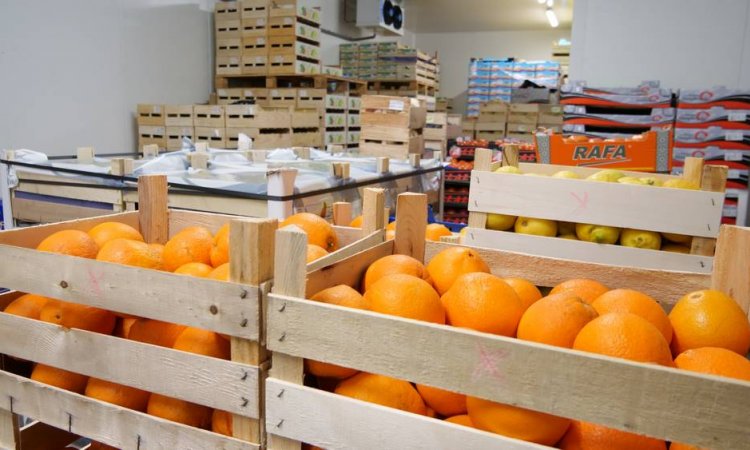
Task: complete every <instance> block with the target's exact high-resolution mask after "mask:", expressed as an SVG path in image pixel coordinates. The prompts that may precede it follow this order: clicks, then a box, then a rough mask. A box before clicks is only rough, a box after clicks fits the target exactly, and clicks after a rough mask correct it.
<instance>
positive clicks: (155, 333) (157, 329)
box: [128, 319, 186, 348]
mask: <svg viewBox="0 0 750 450" xmlns="http://www.w3.org/2000/svg"><path fill="white" fill-rule="evenodd" d="M185 328H186V327H185V325H178V324H176V323H169V322H162V321H161V320H154V319H138V320H136V321H135V323H133V325H131V326H130V330H129V331H128V339H130V340H132V341H138V342H145V343H147V344H151V345H158V346H160V347H167V348H171V347H172V346H173V345H174V343H175V341H176V340H177V337H178V336H179V335H180V334H181V333H182V332H183V331H184V330H185Z"/></svg>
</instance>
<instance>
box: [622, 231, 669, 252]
mask: <svg viewBox="0 0 750 450" xmlns="http://www.w3.org/2000/svg"><path fill="white" fill-rule="evenodd" d="M620 244H621V245H623V246H625V247H636V248H648V249H651V250H659V249H660V248H661V235H660V234H659V233H656V232H654V231H645V230H634V229H632V228H627V229H624V230H622V233H620Z"/></svg>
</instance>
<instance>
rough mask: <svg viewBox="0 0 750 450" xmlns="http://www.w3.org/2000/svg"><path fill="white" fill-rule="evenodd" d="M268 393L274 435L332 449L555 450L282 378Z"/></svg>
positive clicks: (269, 384) (268, 383)
mask: <svg viewBox="0 0 750 450" xmlns="http://www.w3.org/2000/svg"><path fill="white" fill-rule="evenodd" d="M266 390H267V393H266V402H267V403H266V404H267V408H268V416H267V419H266V426H267V427H268V429H269V430H273V432H274V433H278V434H279V435H283V436H286V437H289V438H291V439H295V440H298V441H303V442H307V443H310V444H314V445H320V446H323V447H325V448H326V449H329V450H349V449H353V448H356V449H360V450H382V449H395V448H401V449H446V450H448V449H482V450H485V449H486V450H490V449H498V450H501V449H502V450H531V449H538V450H545V449H546V450H549V447H546V446H543V445H537V444H533V443H530V442H524V441H519V440H516V439H511V438H507V437H504V436H500V435H497V434H492V433H488V432H485V431H480V430H477V429H474V428H470V427H464V426H461V425H456V424H452V423H449V422H445V421H440V420H436V419H432V418H429V417H426V416H420V415H417V414H411V413H408V412H405V411H401V410H398V409H393V408H386V407H384V406H380V405H376V404H373V403H365V402H362V401H359V400H355V399H352V398H348V397H343V396H339V395H336V394H332V393H330V392H324V391H320V390H317V389H313V388H309V387H304V386H299V385H295V384H292V383H288V382H285V381H282V380H279V379H276V378H269V379H267V380H266ZM367 424H369V425H367Z"/></svg>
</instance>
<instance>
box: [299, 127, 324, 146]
mask: <svg viewBox="0 0 750 450" xmlns="http://www.w3.org/2000/svg"><path fill="white" fill-rule="evenodd" d="M322 145H323V133H321V131H320V129H318V128H313V127H306V128H293V129H292V146H294V147H320V146H322Z"/></svg>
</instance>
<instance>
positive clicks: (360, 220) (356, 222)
mask: <svg viewBox="0 0 750 450" xmlns="http://www.w3.org/2000/svg"><path fill="white" fill-rule="evenodd" d="M364 223H365V219H364V217H362V215H361V214H360V215H358V216H357V217H355V218H354V219H352V221H351V222H349V226H350V227H352V228H362V224H364Z"/></svg>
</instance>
